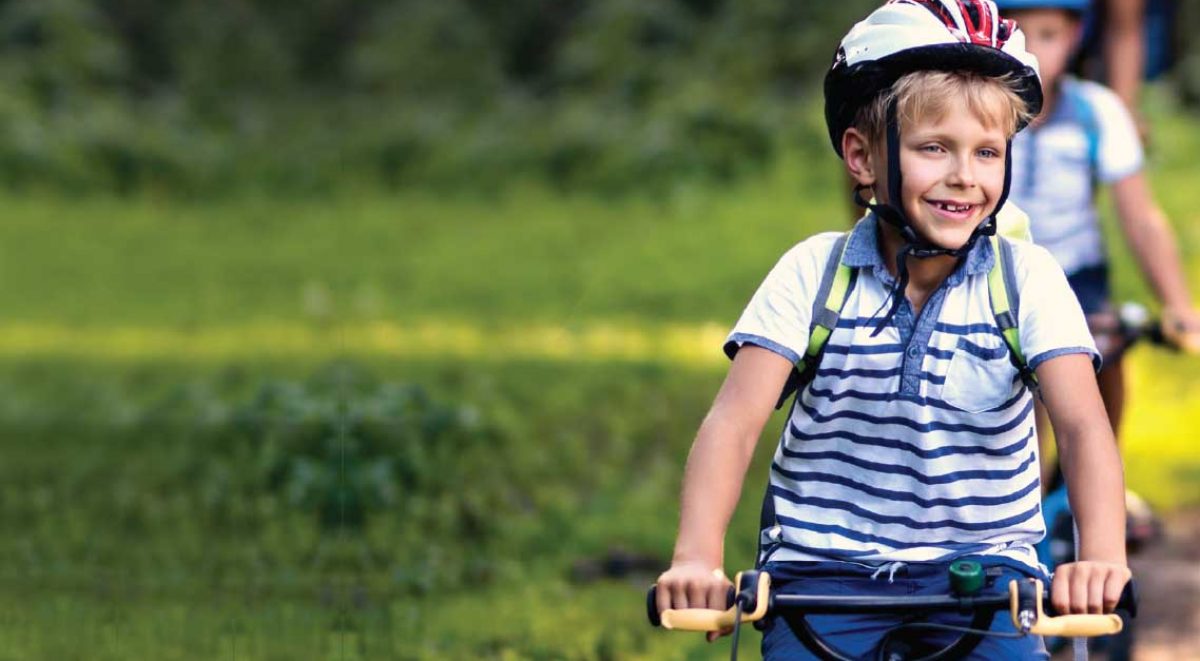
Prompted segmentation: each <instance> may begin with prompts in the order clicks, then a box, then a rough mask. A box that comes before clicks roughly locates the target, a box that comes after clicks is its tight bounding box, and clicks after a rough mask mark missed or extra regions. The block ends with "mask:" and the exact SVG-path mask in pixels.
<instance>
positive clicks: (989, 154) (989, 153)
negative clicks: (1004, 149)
mask: <svg viewBox="0 0 1200 661" xmlns="http://www.w3.org/2000/svg"><path fill="white" fill-rule="evenodd" d="M979 155H980V156H982V157H983V158H1000V152H999V151H997V150H995V149H991V148H990V147H985V148H983V149H980V150H979Z"/></svg>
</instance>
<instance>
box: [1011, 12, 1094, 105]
mask: <svg viewBox="0 0 1200 661" xmlns="http://www.w3.org/2000/svg"><path fill="white" fill-rule="evenodd" d="M1006 16H1007V17H1008V18H1012V19H1014V20H1016V22H1017V25H1018V26H1019V27H1020V28H1021V31H1022V32H1024V33H1025V48H1026V49H1028V50H1029V52H1030V53H1033V55H1034V57H1036V58H1037V60H1038V69H1039V73H1040V74H1041V77H1042V89H1043V90H1049V89H1051V88H1053V87H1054V85H1055V84H1057V83H1058V79H1059V77H1060V76H1062V74H1063V72H1064V71H1065V70H1066V68H1067V64H1068V63H1070V61H1071V55H1072V54H1073V53H1074V52H1075V46H1076V45H1077V43H1078V41H1079V39H1080V36H1081V30H1082V25H1081V22H1080V21H1079V19H1078V18H1077V17H1076V16H1075V15H1074V14H1072V13H1071V12H1069V11H1065V10H1062V9H1021V10H1018V11H1013V12H1008V13H1007V14H1006Z"/></svg>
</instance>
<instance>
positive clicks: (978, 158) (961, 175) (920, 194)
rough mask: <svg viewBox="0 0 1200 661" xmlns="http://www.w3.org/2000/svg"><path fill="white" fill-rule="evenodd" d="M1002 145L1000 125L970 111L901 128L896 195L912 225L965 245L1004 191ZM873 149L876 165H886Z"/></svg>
mask: <svg viewBox="0 0 1200 661" xmlns="http://www.w3.org/2000/svg"><path fill="white" fill-rule="evenodd" d="M1006 147H1007V134H1006V133H1005V132H1004V130H1003V129H1001V128H1000V127H999V126H991V127H988V126H986V125H985V124H984V123H983V122H981V121H980V120H979V118H977V117H975V116H974V114H972V113H970V112H958V113H947V114H946V116H945V117H943V118H941V119H939V120H936V121H935V120H923V121H917V122H912V123H911V124H906V125H904V126H902V127H901V131H900V172H901V173H902V174H903V178H902V180H901V185H900V196H901V198H902V199H901V203H902V204H903V206H904V212H905V213H906V214H907V215H908V218H909V220H910V221H911V222H912V224H913V229H914V230H916V231H917V233H918V234H920V235H921V236H923V237H924V238H925V239H926V240H928V241H930V242H931V243H933V244H934V245H937V246H940V247H942V248H949V249H958V248H961V247H962V246H963V245H965V244H966V242H967V240H968V239H969V238H971V233H972V232H974V231H975V228H976V227H978V226H979V224H980V223H982V222H983V221H984V219H986V218H987V217H988V216H989V215H990V214H991V213H992V210H993V209H994V208H995V206H996V202H997V201H998V200H999V199H1000V194H1001V193H1002V192H1003V190H1004V153H1005V149H1006ZM873 151H874V154H873V156H872V158H873V159H874V160H875V162H876V163H881V164H882V163H886V156H885V154H884V152H885V151H886V150H885V149H876V150H873ZM886 176H887V175H886V172H882V173H881V178H880V179H879V181H887V179H886ZM877 188H880V187H878V186H877Z"/></svg>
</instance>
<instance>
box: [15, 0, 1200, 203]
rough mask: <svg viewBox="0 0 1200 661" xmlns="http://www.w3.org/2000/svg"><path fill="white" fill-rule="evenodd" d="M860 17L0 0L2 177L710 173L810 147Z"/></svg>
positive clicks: (578, 3)
mask: <svg viewBox="0 0 1200 661" xmlns="http://www.w3.org/2000/svg"><path fill="white" fill-rule="evenodd" d="M874 4H876V0H849V1H847V2H794V1H789V0H744V1H740V2H730V1H728V0H664V1H662V2H641V1H639V0H565V1H564V0H512V1H511V2H504V3H500V4H497V3H492V2H483V1H480V0H439V1H437V2H429V1H426V0H400V1H398V2H386V1H384V0H320V1H319V2H301V3H280V2H277V1H275V0H212V1H201V0H163V1H160V2H149V1H147V0H5V1H4V2H0V26H2V27H0V186H7V187H8V188H10V189H19V190H27V189H50V190H53V191H68V192H76V193H83V192H88V191H97V190H99V191H110V190H115V191H118V192H121V193H131V192H134V191H139V190H150V191H168V192H171V193H177V194H185V195H187V194H195V195H213V194H218V193H227V192H229V191H236V190H244V189H258V190H267V191H272V192H283V193H289V194H294V193H306V194H314V193H325V192H328V191H330V190H333V189H336V188H338V187H343V186H346V185H352V186H368V187H384V188H397V187H413V186H438V187H442V188H451V189H469V190H481V189H483V190H487V189H495V188H497V187H500V186H501V185H503V183H504V182H508V181H510V180H511V179H512V178H514V177H529V178H535V179H547V180H549V181H551V182H552V183H553V184H554V185H556V186H558V187H560V188H566V189H580V188H583V189H589V190H596V191H601V192H603V191H624V190H629V189H633V188H639V189H644V188H646V187H655V186H659V187H661V186H663V185H666V184H669V183H674V182H678V181H680V180H692V181H696V180H702V181H715V182H727V181H729V180H731V179H734V178H736V177H738V176H740V175H743V174H745V173H747V172H756V171H759V170H760V169H761V168H762V167H763V166H764V165H765V164H767V163H769V162H771V161H772V160H773V159H775V158H777V157H778V156H779V155H780V154H781V153H783V152H786V151H788V150H792V149H795V148H796V147H797V146H805V145H818V146H820V145H823V143H824V137H823V136H822V135H821V132H820V131H819V130H817V131H814V130H811V128H812V127H806V125H805V121H804V118H803V116H802V114H801V113H798V112H797V107H798V103H799V102H800V101H802V100H804V99H812V98H815V97H819V95H820V80H821V75H822V72H823V71H824V69H825V67H826V66H827V65H828V63H829V61H830V58H831V55H832V53H833V50H834V47H835V46H836V43H835V42H836V36H837V35H840V34H842V33H843V32H844V31H845V30H846V29H847V28H848V27H849V26H850V25H851V24H852V22H853V21H854V20H856V19H858V18H861V16H863V15H864V14H865V13H866V12H867V11H868V10H869V9H870V7H872V6H873V5H874ZM1185 4H1186V3H1185ZM1194 15H1195V12H1183V13H1182V14H1181V20H1183V21H1185V22H1186V21H1193V22H1194V21H1195V20H1197V19H1196V17H1195V16H1194ZM1195 59H1196V58H1195V54H1194V53H1190V52H1189V53H1185V57H1184V62H1183V65H1182V66H1181V67H1180V70H1179V72H1178V74H1177V80H1178V81H1179V84H1180V85H1181V86H1182V87H1183V89H1184V91H1185V97H1187V98H1195V97H1196V94H1195V91H1196V89H1200V88H1197V87H1196V80H1197V79H1198V78H1197V75H1196V71H1195V69H1196V67H1195V66H1194V65H1195ZM1187 92H1190V95H1189V94H1186V93H1187Z"/></svg>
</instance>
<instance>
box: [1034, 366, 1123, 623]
mask: <svg viewBox="0 0 1200 661" xmlns="http://www.w3.org/2000/svg"><path fill="white" fill-rule="evenodd" d="M1037 377H1038V382H1039V383H1040V384H1041V390H1042V398H1043V400H1044V401H1045V403H1046V409H1047V411H1048V412H1049V413H1050V420H1051V423H1052V424H1053V425H1054V431H1055V436H1056V438H1057V441H1058V456H1059V461H1060V463H1061V465H1062V470H1063V476H1064V477H1065V478H1066V481H1067V493H1068V494H1070V500H1071V512H1072V513H1073V514H1074V515H1075V521H1076V524H1077V525H1078V528H1079V558H1078V561H1077V562H1074V563H1070V564H1066V565H1061V566H1059V568H1058V569H1057V570H1056V571H1055V573H1054V583H1053V585H1052V586H1051V593H1050V594H1051V600H1052V602H1053V603H1054V607H1055V608H1056V609H1058V611H1059V612H1060V613H1101V612H1108V611H1111V610H1112V609H1113V607H1114V606H1115V605H1116V603H1117V600H1118V599H1119V598H1120V596H1121V590H1122V588H1124V586H1125V583H1126V582H1127V581H1128V580H1129V577H1130V572H1129V568H1128V567H1127V566H1126V560H1125V486H1124V477H1123V475H1122V469H1121V459H1120V455H1118V453H1117V444H1116V441H1115V440H1114V439H1113V433H1112V429H1111V428H1110V427H1109V425H1108V416H1107V415H1106V414H1105V412H1104V402H1103V400H1101V398H1100V391H1099V388H1098V387H1097V385H1096V378H1095V372H1094V371H1093V366H1092V361H1091V357H1090V356H1088V355H1087V354H1082V353H1073V354H1066V355H1061V356H1057V357H1055V358H1050V359H1048V360H1046V361H1045V362H1043V363H1042V364H1041V365H1039V366H1038V367H1037Z"/></svg>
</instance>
